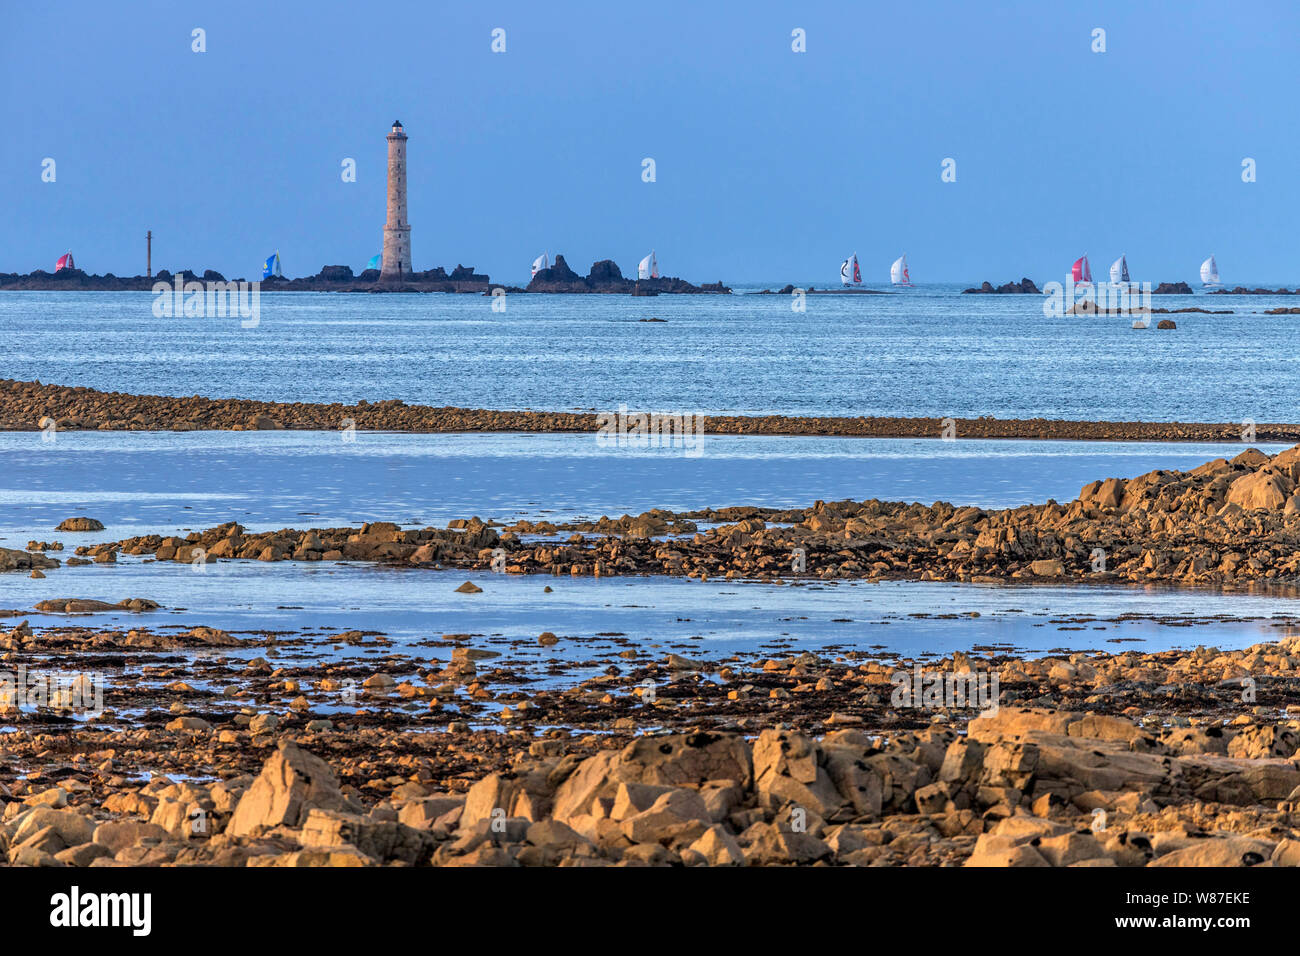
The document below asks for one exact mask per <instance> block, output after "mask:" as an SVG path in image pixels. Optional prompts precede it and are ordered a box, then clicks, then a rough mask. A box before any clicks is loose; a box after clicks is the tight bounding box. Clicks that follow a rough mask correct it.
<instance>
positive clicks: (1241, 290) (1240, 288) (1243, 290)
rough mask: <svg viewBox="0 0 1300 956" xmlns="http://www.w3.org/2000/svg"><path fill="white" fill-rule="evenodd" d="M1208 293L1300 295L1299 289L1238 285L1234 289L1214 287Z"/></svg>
mask: <svg viewBox="0 0 1300 956" xmlns="http://www.w3.org/2000/svg"><path fill="white" fill-rule="evenodd" d="M1210 295H1300V289H1247V288H1246V287H1245V286H1244V285H1239V286H1237V287H1236V288H1235V289H1215V290H1214V291H1213V292H1211V293H1210Z"/></svg>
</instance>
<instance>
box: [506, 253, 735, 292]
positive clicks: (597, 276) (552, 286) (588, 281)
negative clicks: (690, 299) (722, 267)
mask: <svg viewBox="0 0 1300 956" xmlns="http://www.w3.org/2000/svg"><path fill="white" fill-rule="evenodd" d="M524 291H525V292H551V293H557V292H559V293H606V294H620V295H659V294H660V293H669V294H683V295H689V294H696V293H715V294H729V293H730V292H731V289H729V288H728V287H727V286H725V285H723V284H722V282H721V280H719V281H718V282H715V283H706V284H705V285H699V286H697V285H693V284H692V283H690V282H687V281H686V280H685V279H677V278H674V277H671V276H661V277H660V278H658V279H629V278H627V277H626V276H624V275H623V271H622V270H621V269H620V268H619V267H618V263H616V262H614V261H613V260H612V259H601V260H599V261H598V262H593V263H592V264H591V270H590V272H588V273H587V275H586V276H580V275H578V274H577V273H576V272H574V271H573V270H572V269H571V268H569V264H568V263H567V262H566V261H565V259H564V256H562V255H557V256H556V257H555V264H554V265H552V266H551V267H550V268H549V269H542V270H540V271H539V272H538V273H537V275H535V276H533V279H532V281H531V282H529V283H528V287H527V288H526V289H525V290H524Z"/></svg>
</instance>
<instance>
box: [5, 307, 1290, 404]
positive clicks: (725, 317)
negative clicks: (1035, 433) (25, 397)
mask: <svg viewBox="0 0 1300 956" xmlns="http://www.w3.org/2000/svg"><path fill="white" fill-rule="evenodd" d="M959 291H960V287H958V286H943V287H918V288H916V289H913V290H910V291H907V292H902V293H891V294H887V295H873V296H865V295H864V296H855V297H846V296H815V295H814V296H809V297H808V298H807V301H806V306H807V308H806V311H804V312H795V311H793V310H792V308H791V305H792V300H791V298H790V297H789V296H778V295H773V296H758V295H748V294H746V295H730V296H658V297H653V298H633V297H630V296H605V295H591V296H570V295H534V296H528V295H513V296H508V297H507V299H506V303H505V304H506V308H505V311H504V312H494V311H493V310H492V305H491V303H492V300H491V299H490V298H488V297H484V296H470V295H444V294H431V295H366V294H350V295H347V294H328V293H322V294H311V293H280V294H267V295H264V296H262V298H261V309H260V312H261V315H260V324H259V325H258V327H257V328H252V329H244V328H241V326H240V322H239V320H238V319H231V318H188V319H186V318H182V319H159V318H155V317H154V315H153V311H152V308H151V303H152V297H151V296H150V295H149V294H148V293H16V292H6V293H3V294H0V342H3V343H4V345H3V358H4V364H3V373H2V374H3V375H4V376H6V377H9V378H20V379H40V380H41V381H44V382H53V383H58V384H66V385H87V386H92V387H95V388H101V389H111V390H120V391H128V392H148V393H161V394H169V395H195V394H198V395H206V396H230V397H248V398H260V399H273V400H280V401H346V402H352V401H356V400H358V399H367V400H369V401H376V400H380V399H387V398H399V399H402V400H404V401H407V402H412V403H421V404H431V405H458V406H467V407H476V408H499V409H560V410H568V409H586V410H605V409H615V408H617V407H618V406H619V405H620V404H624V403H626V404H627V405H629V406H631V407H634V408H643V409H647V410H655V411H686V412H704V413H768V412H778V413H786V414H807V415H871V414H875V415H902V416H933V417H946V416H949V415H951V416H954V417H971V416H978V415H993V416H998V417H1007V418H1027V417H1034V416H1045V417H1053V418H1067V419H1113V420H1148V421H1152V420H1185V421H1216V422H1217V421H1241V420H1243V419H1246V418H1250V419H1254V420H1255V421H1260V422H1264V421H1288V422H1290V421H1297V420H1300V407H1298V406H1300V403H1298V402H1297V400H1296V398H1295V387H1294V382H1295V379H1296V376H1297V371H1300V365H1298V362H1297V354H1296V352H1297V350H1296V348H1295V346H1294V341H1295V326H1296V324H1297V323H1298V322H1300V316H1266V315H1263V314H1261V313H1262V312H1263V311H1264V310H1265V309H1267V308H1270V307H1273V306H1278V305H1285V306H1292V305H1296V304H1300V299H1295V298H1293V297H1285V296H1279V297H1254V296H1251V297H1232V296H1204V295H1197V296H1161V297H1158V298H1157V299H1156V300H1155V304H1156V305H1159V306H1164V307H1167V308H1181V307H1185V306H1189V305H1193V304H1195V305H1198V306H1202V307H1206V308H1214V309H1233V310H1235V313H1236V314H1233V315H1197V314H1183V315H1176V316H1173V318H1174V319H1175V320H1176V321H1177V323H1178V329H1177V330H1176V331H1157V330H1156V329H1155V328H1154V327H1153V328H1151V329H1149V330H1146V331H1136V330H1133V329H1131V328H1130V323H1129V322H1128V321H1126V320H1124V319H1122V318H1076V317H1071V318H1066V319H1048V318H1045V317H1044V315H1043V300H1042V299H1041V298H1040V297H1037V296H1019V295H1014V296H1000V295H960V294H959ZM650 318H658V319H662V320H664V321H662V322H647V321H643V320H646V319H650ZM1153 324H1154V323H1153Z"/></svg>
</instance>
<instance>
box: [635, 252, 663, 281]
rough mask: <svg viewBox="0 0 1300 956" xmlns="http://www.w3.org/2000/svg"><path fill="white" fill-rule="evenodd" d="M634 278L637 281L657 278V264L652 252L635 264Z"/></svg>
mask: <svg viewBox="0 0 1300 956" xmlns="http://www.w3.org/2000/svg"><path fill="white" fill-rule="evenodd" d="M636 277H637V278H638V279H658V278H659V263H658V262H656V261H655V254H654V252H653V251H652V252H651V253H650V255H648V256H646V257H645V258H644V259H642V260H641V261H640V262H639V263H638V264H637V267H636Z"/></svg>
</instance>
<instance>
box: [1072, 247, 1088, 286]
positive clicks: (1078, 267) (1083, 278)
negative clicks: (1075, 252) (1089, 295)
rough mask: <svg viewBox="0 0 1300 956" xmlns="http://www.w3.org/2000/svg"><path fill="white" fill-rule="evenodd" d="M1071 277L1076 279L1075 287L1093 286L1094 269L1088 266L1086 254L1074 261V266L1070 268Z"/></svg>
mask: <svg viewBox="0 0 1300 956" xmlns="http://www.w3.org/2000/svg"><path fill="white" fill-rule="evenodd" d="M1070 275H1071V276H1073V277H1074V284H1075V285H1092V267H1091V266H1090V265H1088V256H1087V255H1086V254H1085V255H1083V256H1080V257H1079V258H1078V259H1075V260H1074V265H1073V266H1071V267H1070Z"/></svg>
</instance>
